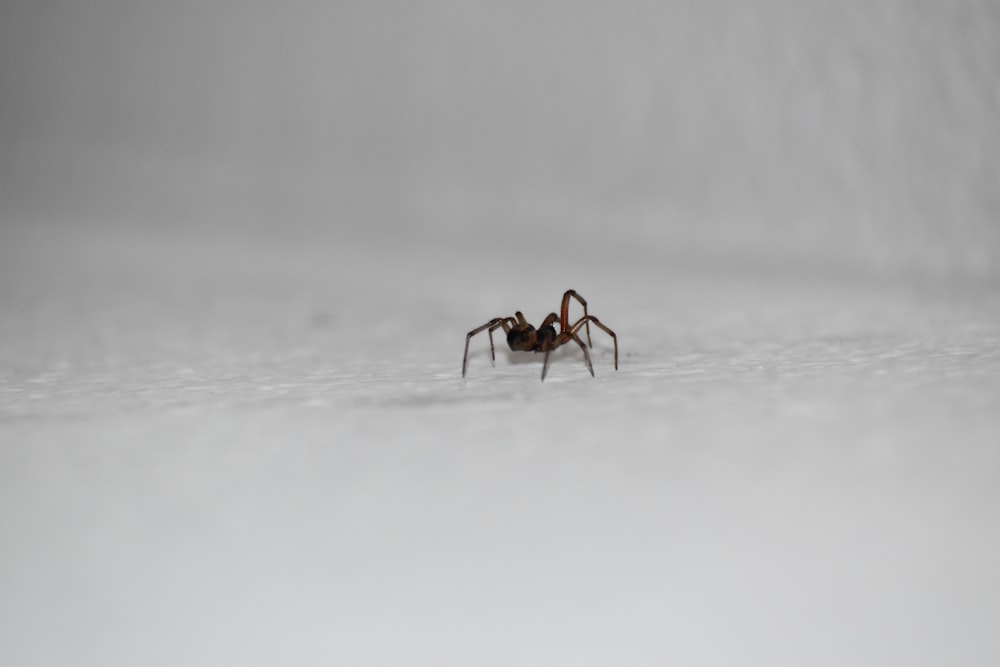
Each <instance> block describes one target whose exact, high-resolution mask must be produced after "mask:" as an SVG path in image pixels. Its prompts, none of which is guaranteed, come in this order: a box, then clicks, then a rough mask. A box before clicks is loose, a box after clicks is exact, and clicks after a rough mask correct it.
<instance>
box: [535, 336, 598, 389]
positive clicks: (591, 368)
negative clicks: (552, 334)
mask: <svg viewBox="0 0 1000 667" xmlns="http://www.w3.org/2000/svg"><path fill="white" fill-rule="evenodd" d="M571 340H572V341H575V342H576V344H577V345H579V346H580V349H581V350H583V359H584V361H586V362H587V370H589V371H590V376H591V377H594V365H593V364H592V363H590V353H589V352H587V346H586V345H584V344H583V341H582V340H580V337H579V336H577V335H576V334H575V333H573V332H572V331H567V332H566V333H563V334H560V336H559V338H556V341H555V343H553V344H552V347H550V348H549V349H547V350H545V359H544V360H543V361H542V382H544V381H545V373H546V372H547V371H548V368H549V352H551V351H552V350H554V349H556V348H557V347H561V346H563V345H565V344H566V343H568V342H569V341H571Z"/></svg>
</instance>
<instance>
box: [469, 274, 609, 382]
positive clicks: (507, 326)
mask: <svg viewBox="0 0 1000 667" xmlns="http://www.w3.org/2000/svg"><path fill="white" fill-rule="evenodd" d="M571 298H572V299H576V300H577V301H579V302H580V305H582V306H583V317H581V318H580V319H578V320H577V321H576V322H574V323H573V324H572V325H571V324H570V323H569V300H570V299H571ZM556 321H558V322H559V331H558V332H557V331H556V328H555V327H554V326H553V324H555V322H556ZM591 322H593V323H594V324H595V325H597V326H598V327H600V328H601V329H603V330H604V332H605V333H607V334H608V335H609V336H611V339H612V340H613V341H614V343H615V370H618V337H617V336H615V332H614V331H612V330H611V329H609V328H607V327H606V326H604V325H603V324H601V322H600V320H598V319H597V318H596V317H594V316H593V315H590V314H588V313H587V302H586V301H585V300H584V299H583V297H582V296H580V295H579V294H577V293H576V291H574V290H566V293H565V294H563V298H562V310H561V315H556V314H555V313H549V314H548V316H546V318H545V319H544V320H543V321H542V325H541V326H540V327H538V328H537V329H536V328H535V327H533V326H532V325H530V324H528V321H527V320H526V319H524V314H523V313H521V311H517V312H516V313H514V316H513V317H495V318H493V319H492V320H490V321H489V322H487V323H486V324H484V325H482V326H481V327H476V328H475V329H473V330H472V331H470V332H469V333H468V335H466V337H465V356H464V357H462V377H465V371H466V369H467V368H468V366H469V341H470V340H472V337H473V336H475V335H476V334H477V333H479V332H480V331H482V330H484V329H485V330H486V331H487V332H488V333H489V335H490V357H491V358H492V359H493V360H494V361H496V351H495V350H494V348H493V331H494V330H496V329H499V328H500V327H503V330H504V333H506V334H507V345H509V346H510V349H512V350H515V351H518V350H522V351H525V352H544V353H545V360H544V362H542V380H543V381H544V380H545V372H546V371H547V370H548V367H549V352H551V351H552V350H554V349H556V348H557V347H560V346H562V345H565V344H566V343H568V342H569V341H573V342H575V343H576V344H577V345H579V346H580V349H581V350H583V359H584V361H586V362H587V370H589V371H590V375H591V376H593V375H594V365H593V364H592V363H590V353H589V352H587V345H589V346H590V347H593V346H594V344H593V343H592V342H591V340H590V323H591ZM580 327H585V328H586V330H587V345H584V344H583V341H582V340H580V337H579V336H577V335H576V332H577V331H579V330H580Z"/></svg>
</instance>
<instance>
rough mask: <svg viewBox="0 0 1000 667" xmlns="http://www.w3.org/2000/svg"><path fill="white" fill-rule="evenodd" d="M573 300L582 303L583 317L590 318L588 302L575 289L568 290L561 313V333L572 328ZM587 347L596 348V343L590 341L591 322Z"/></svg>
mask: <svg viewBox="0 0 1000 667" xmlns="http://www.w3.org/2000/svg"><path fill="white" fill-rule="evenodd" d="M571 298H573V299H576V300H577V301H579V302H580V305H581V306H583V317H584V318H587V317H588V313H587V300H586V299H584V298H583V297H582V296H580V295H579V294H578V293H577V291H576V290H573V289H568V290H566V293H565V294H563V299H562V310H561V311H560V315H561V316H560V318H559V327H560V330H561V331H568V330H569V328H570V327H569V300H570V299H571ZM587 345H589V346H590V347H594V343H593V342H592V341H591V340H590V324H589V322H588V324H587Z"/></svg>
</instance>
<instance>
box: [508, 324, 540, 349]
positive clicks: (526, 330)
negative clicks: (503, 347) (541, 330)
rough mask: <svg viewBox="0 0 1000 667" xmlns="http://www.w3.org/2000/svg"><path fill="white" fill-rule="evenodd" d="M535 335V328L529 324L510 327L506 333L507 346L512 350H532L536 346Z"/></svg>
mask: <svg viewBox="0 0 1000 667" xmlns="http://www.w3.org/2000/svg"><path fill="white" fill-rule="evenodd" d="M537 334H538V332H537V331H535V327H533V326H531V325H530V324H527V325H521V326H515V327H512V328H511V330H510V331H508V332H507V345H509V346H510V349H512V350H520V351H530V350H534V349H535V348H536V345H537Z"/></svg>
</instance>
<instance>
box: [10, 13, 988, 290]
mask: <svg viewBox="0 0 1000 667" xmlns="http://www.w3.org/2000/svg"><path fill="white" fill-rule="evenodd" d="M0 31H2V32H0V50H2V51H0V96H2V100H3V103H2V106H0V151H2V158H0V169H2V172H0V188H2V189H0V198H2V203H0V216H2V218H0V220H2V223H3V226H4V234H5V237H6V236H7V232H9V231H10V227H11V226H18V225H30V224H34V223H36V222H38V221H40V220H44V221H50V222H51V221H66V220H71V221H72V223H73V224H77V225H87V224H95V223H97V222H107V221H113V222H118V223H121V224H125V225H132V226H135V225H147V226H174V227H175V228H181V227H188V228H189V229H195V230H201V231H205V229H206V228H208V229H212V228H220V227H224V228H225V229H226V230H227V232H228V231H233V232H236V231H239V232H240V233H252V232H253V231H254V230H256V231H259V230H260V229H261V228H262V227H264V228H275V229H280V230H283V233H286V234H299V235H303V236H305V237H306V238H309V237H312V236H314V235H320V237H322V238H327V239H329V238H331V235H332V238H333V239H334V240H336V238H338V237H339V236H341V235H349V234H361V235H362V236H363V237H365V238H370V239H374V240H375V241H376V243H385V244H392V243H395V242H397V241H399V239H401V238H411V237H412V236H413V235H419V236H421V237H423V238H434V237H439V238H441V239H444V240H445V241H446V242H448V243H451V244H456V243H459V242H461V241H465V240H469V239H476V238H495V237H504V236H509V237H518V236H520V237H521V238H523V239H524V240H526V241H534V242H535V243H536V244H538V243H542V244H545V243H548V244H549V245H544V246H543V247H544V248H545V252H546V253H548V252H549V251H553V252H554V251H556V250H557V249H558V248H559V247H561V246H562V245H563V244H564V243H570V244H572V243H574V240H579V239H585V241H584V243H586V244H591V245H593V244H594V243H598V244H600V243H607V242H611V241H614V242H616V243H618V242H621V243H623V244H624V245H625V246H626V248H633V249H634V248H640V247H644V248H646V249H649V248H654V249H655V251H657V252H661V253H663V254H664V256H665V257H673V256H678V255H680V256H685V255H692V254H693V255H695V256H705V255H706V254H707V255H709V256H717V257H721V258H724V259H737V260H740V261H750V262H766V263H770V264H774V263H783V262H784V263H790V264H791V265H794V266H806V265H811V266H816V265H817V264H818V265H820V266H823V267H829V268H830V269H832V270H836V271H843V270H848V271H862V272H869V271H877V272H882V273H884V272H904V273H912V272H918V273H922V274H927V275H932V276H935V277H941V276H957V277H961V278H974V279H982V278H989V279H993V278H995V277H996V276H997V273H998V270H997V266H998V261H997V260H998V255H1000V224H998V222H997V214H998V211H1000V158H998V156H1000V123H997V122H996V119H997V118H998V117H1000V78H998V77H997V74H996V68H997V63H998V62H1000V3H997V2H995V1H991V0H959V1H956V2H947V3H943V2H933V1H926V0H925V1H919V0H918V1H912V0H896V1H892V0H887V1H885V2H878V3H868V2H824V1H811V2H805V3H802V2H786V1H780V0H766V1H763V2H753V3H746V2H737V1H724V0H722V1H711V2H683V1H674V2H638V1H637V2H631V1H630V2H622V3H604V2H590V1H589V0H585V1H582V2H581V1H575V2H559V1H546V2H523V3H522V2H440V1H432V2H421V3H402V2H398V3H397V2H343V1H341V2H309V1H303V0H293V1H292V2H288V3H282V4H281V5H280V6H278V5H276V4H274V3H264V2H255V1H250V2H234V1H218V0H216V1H211V2H190V1H188V0H181V1H180V2H171V3H158V2H148V1H143V0H140V1H135V0H129V1H116V0H80V1H77V2H72V3H68V2H44V3H38V2H24V1H20V0H15V1H12V2H5V3H4V4H3V7H2V8H0ZM480 252H483V251H482V247H481V246H480ZM485 256H486V257H489V254H488V253H486V255H485Z"/></svg>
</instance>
